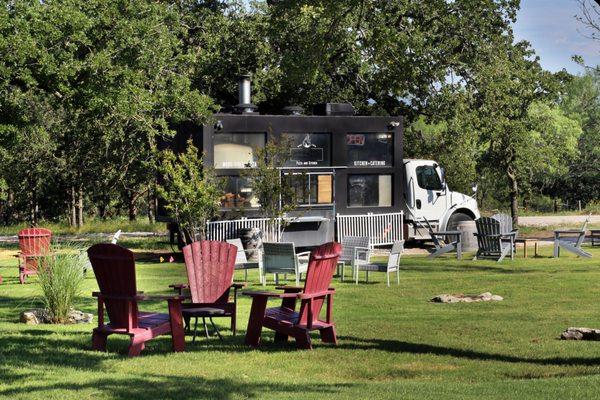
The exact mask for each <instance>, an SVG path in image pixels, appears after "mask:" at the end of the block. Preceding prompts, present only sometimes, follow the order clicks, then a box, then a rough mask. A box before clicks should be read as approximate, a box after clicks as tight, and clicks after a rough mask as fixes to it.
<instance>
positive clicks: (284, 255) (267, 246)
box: [261, 242, 310, 286]
mask: <svg viewBox="0 0 600 400" xmlns="http://www.w3.org/2000/svg"><path fill="white" fill-rule="evenodd" d="M309 255H310V252H309V251H305V252H302V253H298V254H296V248H295V246H294V243H268V242H265V243H263V250H262V258H263V261H262V268H261V282H262V284H263V286H265V285H266V284H267V274H275V284H276V285H278V284H279V274H295V275H296V286H298V285H300V278H301V275H302V274H303V273H304V272H306V269H307V267H308V256H309Z"/></svg>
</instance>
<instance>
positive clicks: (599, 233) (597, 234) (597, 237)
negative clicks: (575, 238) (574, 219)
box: [589, 229, 600, 247]
mask: <svg viewBox="0 0 600 400" xmlns="http://www.w3.org/2000/svg"><path fill="white" fill-rule="evenodd" d="M589 237H590V239H591V240H592V247H593V246H596V243H598V244H597V245H598V246H600V229H590V236H589Z"/></svg>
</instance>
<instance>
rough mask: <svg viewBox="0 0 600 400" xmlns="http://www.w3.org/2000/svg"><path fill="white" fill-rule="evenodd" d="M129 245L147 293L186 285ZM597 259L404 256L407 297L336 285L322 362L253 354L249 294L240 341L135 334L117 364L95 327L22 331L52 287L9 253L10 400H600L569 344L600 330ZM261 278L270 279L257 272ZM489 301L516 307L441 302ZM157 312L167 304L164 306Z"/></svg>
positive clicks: (4, 365) (579, 346) (580, 353)
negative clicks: (486, 295) (132, 347)
mask: <svg viewBox="0 0 600 400" xmlns="http://www.w3.org/2000/svg"><path fill="white" fill-rule="evenodd" d="M125 244H126V243H125ZM129 244H130V245H131V246H135V247H138V248H143V250H139V252H140V255H141V258H142V259H141V260H140V261H139V262H138V264H137V265H138V267H137V277H138V279H137V284H138V290H143V291H145V292H147V293H168V290H167V289H168V285H169V284H171V283H177V282H182V281H185V272H184V266H183V264H181V263H160V262H158V257H159V254H153V253H152V252H148V250H147V247H148V246H144V245H143V244H141V243H139V242H131V243H129ZM159 247H160V246H159ZM587 248H588V249H590V251H591V252H592V253H593V255H594V258H592V259H579V258H576V257H575V256H571V255H568V254H564V255H563V256H561V258H560V259H552V258H550V254H551V251H552V248H551V247H542V248H541V257H539V258H535V259H533V258H529V259H527V260H524V259H522V258H521V255H522V253H521V252H519V257H518V258H517V259H516V260H515V261H512V262H511V261H505V262H503V263H501V264H496V263H494V262H490V261H472V260H471V259H470V257H466V258H465V260H464V261H457V260H455V259H453V258H452V257H451V256H448V257H446V258H442V259H434V260H430V259H426V258H425V257H423V256H412V257H403V259H402V270H401V283H400V286H396V285H393V286H392V287H390V288H388V287H386V285H385V283H384V280H385V275H384V274H372V275H371V281H372V282H370V283H369V284H366V283H364V276H363V275H362V273H361V280H362V282H361V283H360V284H359V285H358V286H355V285H354V284H353V283H349V282H346V283H343V284H342V283H340V282H339V280H337V279H336V280H335V281H334V286H335V287H336V289H337V294H336V297H335V305H334V308H335V312H334V317H335V321H336V323H337V331H338V338H339V344H338V346H337V347H332V346H329V345H324V344H321V343H320V341H319V339H318V337H317V336H315V337H314V338H313V344H314V347H315V348H314V350H313V351H297V350H295V348H294V343H293V341H290V343H289V344H288V345H276V344H274V343H273V334H272V332H271V331H264V332H263V344H262V346H261V347H260V348H259V349H258V350H251V349H248V348H246V347H245V346H244V345H243V338H244V333H245V332H244V331H245V328H246V323H247V321H248V312H249V308H250V300H249V298H246V297H244V296H242V297H241V299H240V305H239V326H240V332H239V334H238V336H236V337H233V336H231V333H230V332H229V331H228V330H227V329H225V328H224V329H223V332H224V334H225V341H224V343H220V342H219V341H218V339H216V338H214V339H210V340H209V341H206V340H204V339H201V340H199V341H197V342H196V343H191V340H190V338H188V342H187V350H186V352H185V353H172V352H170V351H169V350H170V341H169V337H168V336H165V337H162V338H158V339H155V340H153V341H151V342H148V344H147V348H146V350H144V352H142V356H140V357H138V358H135V359H128V358H126V357H125V356H124V355H123V354H124V352H125V351H126V348H127V344H128V343H127V340H126V339H124V338H123V337H121V338H119V337H115V336H113V337H111V338H110V339H109V352H107V353H100V352H94V351H91V350H90V347H91V345H90V339H91V329H92V326H91V325H78V326H52V325H44V326H37V327H33V326H26V325H23V324H19V323H18V315H19V312H20V311H22V310H24V309H26V308H28V307H32V306H36V305H38V304H39V302H37V301H36V300H35V298H36V296H38V295H39V293H40V289H39V286H38V285H37V284H36V278H33V279H31V281H30V282H31V283H29V284H27V285H23V286H21V285H19V284H18V283H17V278H16V275H17V274H16V272H17V268H16V263H15V260H14V259H13V257H12V254H14V250H13V249H7V250H4V251H2V252H0V274H1V275H3V276H4V283H3V284H2V285H1V286H0V397H3V398H10V399H20V398H27V399H30V398H32V399H33V398H35V399H39V398H44V399H78V400H82V399H111V398H115V399H123V400H125V399H169V398H172V399H200V398H217V399H218V398H222V399H245V398H256V399H287V398H303V399H304V398H309V399H311V398H312V399H323V398H327V399H329V398H348V399H355V398H372V399H379V398H396V399H398V398H402V399H439V398H451V399H457V398H459V399H462V398H465V399H481V398H486V399H527V398H596V397H597V396H598V390H599V389H600V342H576V341H561V340H558V337H559V335H560V333H561V331H562V330H564V329H565V328H567V327H569V326H588V327H598V328H600V309H599V306H598V299H599V298H600V261H599V260H600V249H598V248H596V249H591V248H590V247H589V246H588V247H587ZM163 254H164V253H163ZM242 277H243V275H242V274H241V273H238V275H237V279H238V280H241V279H242ZM249 280H250V281H251V282H257V275H256V274H255V273H252V274H250V279H249ZM290 283H292V282H290ZM268 287H269V288H271V289H272V288H273V284H272V281H271V285H269V286H268ZM95 289H96V284H95V280H94V277H93V276H92V274H89V275H88V277H87V279H86V282H85V288H84V294H83V296H82V297H81V298H80V299H79V301H78V308H80V309H83V310H84V311H88V312H92V313H94V314H96V309H95V307H96V305H95V302H94V300H93V299H92V298H91V296H90V295H89V294H90V293H91V291H93V290H95ZM249 289H262V287H261V286H259V285H258V284H256V283H254V284H250V285H249ZM485 291H491V292H492V293H494V294H499V295H501V296H503V297H504V298H505V300H504V301H502V302H494V303H471V304H434V303H430V302H429V299H430V298H431V297H433V296H434V295H437V294H440V293H461V292H462V293H474V294H479V293H481V292H485ZM273 304H276V302H273ZM144 309H148V310H166V305H165V304H163V303H156V302H153V303H149V304H144ZM220 325H221V326H223V325H224V323H223V322H221V324H220Z"/></svg>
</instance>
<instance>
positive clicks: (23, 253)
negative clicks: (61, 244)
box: [17, 228, 52, 284]
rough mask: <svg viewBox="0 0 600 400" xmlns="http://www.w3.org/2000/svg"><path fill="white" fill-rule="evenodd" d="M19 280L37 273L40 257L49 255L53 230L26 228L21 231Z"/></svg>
mask: <svg viewBox="0 0 600 400" xmlns="http://www.w3.org/2000/svg"><path fill="white" fill-rule="evenodd" d="M18 236H19V249H20V251H19V254H18V255H17V257H18V258H19V282H21V284H23V283H25V279H26V278H27V277H28V276H29V275H35V274H37V271H38V267H39V263H40V260H39V258H40V257H44V256H46V255H48V253H49V251H50V241H51V240H52V232H51V231H50V230H49V229H45V228H26V229H23V230H21V231H20V232H19V235H18Z"/></svg>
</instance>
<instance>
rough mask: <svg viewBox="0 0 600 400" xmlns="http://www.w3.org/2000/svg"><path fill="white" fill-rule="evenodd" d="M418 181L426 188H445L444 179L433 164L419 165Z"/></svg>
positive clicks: (420, 185)
mask: <svg viewBox="0 0 600 400" xmlns="http://www.w3.org/2000/svg"><path fill="white" fill-rule="evenodd" d="M417 183H418V184H419V187H421V188H423V189H425V190H443V189H444V187H443V186H442V180H441V179H440V176H439V175H438V173H437V170H436V168H435V167H434V166H433V165H422V166H420V167H417Z"/></svg>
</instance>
